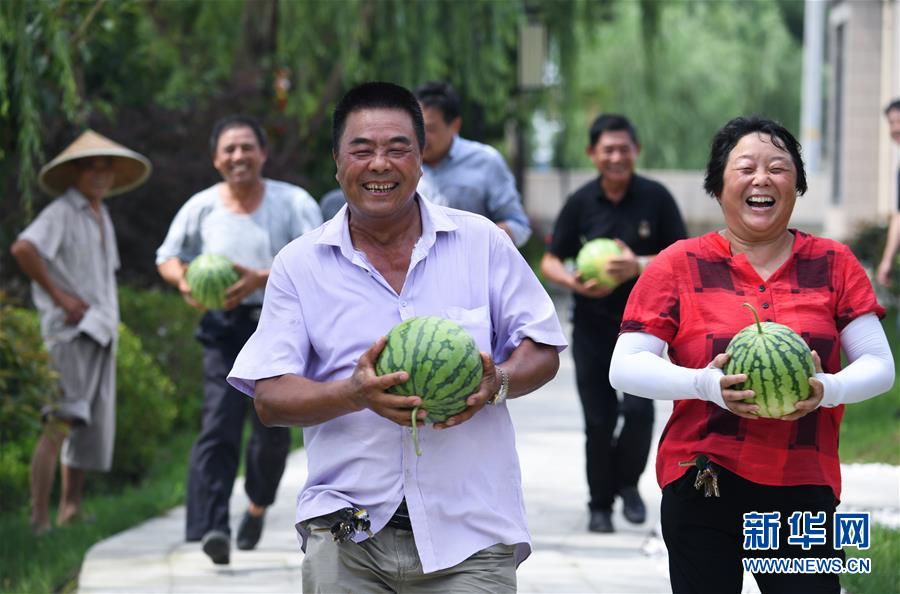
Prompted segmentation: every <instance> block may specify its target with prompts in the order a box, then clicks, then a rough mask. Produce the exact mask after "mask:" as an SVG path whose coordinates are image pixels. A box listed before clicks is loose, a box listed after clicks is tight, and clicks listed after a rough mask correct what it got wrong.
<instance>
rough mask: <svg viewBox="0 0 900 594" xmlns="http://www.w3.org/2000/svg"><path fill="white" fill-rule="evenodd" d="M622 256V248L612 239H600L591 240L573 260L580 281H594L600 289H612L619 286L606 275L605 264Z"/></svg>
mask: <svg viewBox="0 0 900 594" xmlns="http://www.w3.org/2000/svg"><path fill="white" fill-rule="evenodd" d="M621 255H622V248H620V247H619V244H617V243H616V242H615V241H613V240H612V239H607V238H605V237H601V238H599V239H592V240H590V241H589V242H587V243H585V244H584V245H583V246H581V249H580V250H579V251H578V256H577V257H576V258H575V267H576V268H577V269H578V272H580V273H581V280H582V281H588V280H590V279H594V280H596V281H597V284H598V285H600V286H601V287H608V288H612V287H615V286H616V285H617V284H619V283H618V282H617V281H616V279H614V278H613V277H611V276H610V275H608V274H606V263H607V262H609V260H610V258H615V257H617V256H621Z"/></svg>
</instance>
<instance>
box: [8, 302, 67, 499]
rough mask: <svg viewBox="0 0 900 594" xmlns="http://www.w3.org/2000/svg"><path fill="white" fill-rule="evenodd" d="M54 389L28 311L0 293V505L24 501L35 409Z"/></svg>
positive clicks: (36, 429)
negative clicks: (0, 445)
mask: <svg viewBox="0 0 900 594" xmlns="http://www.w3.org/2000/svg"><path fill="white" fill-rule="evenodd" d="M58 391H59V385H58V383H57V376H56V373H55V372H54V371H53V370H52V369H51V367H50V360H49V357H48V355H47V351H46V350H44V345H43V342H42V341H41V334H40V325H39V323H38V318H37V316H36V315H35V313H34V312H33V311H28V310H25V309H21V308H19V307H16V306H14V305H13V304H12V303H11V302H10V301H9V300H8V298H7V297H6V296H5V295H4V294H3V293H2V292H0V444H2V447H0V508H2V509H13V508H15V507H18V506H20V505H23V504H24V503H25V502H27V501H28V480H29V479H28V477H29V465H30V462H31V452H32V450H33V449H34V444H35V442H36V441H37V438H38V436H39V434H40V431H41V408H42V407H43V406H44V405H45V404H47V403H48V402H49V401H50V400H51V399H52V398H53V396H54V395H55V394H57V393H58Z"/></svg>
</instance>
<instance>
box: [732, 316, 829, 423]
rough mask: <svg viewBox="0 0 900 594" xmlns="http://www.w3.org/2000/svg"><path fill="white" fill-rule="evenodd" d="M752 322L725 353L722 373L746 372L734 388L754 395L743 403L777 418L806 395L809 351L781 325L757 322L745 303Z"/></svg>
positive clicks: (810, 370)
mask: <svg viewBox="0 0 900 594" xmlns="http://www.w3.org/2000/svg"><path fill="white" fill-rule="evenodd" d="M744 305H745V306H746V307H749V308H750V311H752V312H753V316H754V317H755V318H756V322H754V323H753V324H750V325H749V326H747V327H746V328H744V329H743V330H741V331H740V332H738V333H737V334H736V335H735V336H734V338H732V339H731V342H730V343H728V346H727V347H726V348H725V352H726V353H728V354H729V355H731V358H730V359H729V360H728V363H726V364H725V369H724V372H725V374H726V375H732V374H736V373H746V374H747V381H745V382H741V383H740V384H735V385H734V386H732V389H734V390H753V392H754V393H755V396H754V397H753V398H747V399H745V400H744V402H748V403H750V404H756V405H757V406H759V416H760V417H766V418H778V417H782V416H784V415H787V414H790V413H792V412H794V405H795V404H796V403H797V402H799V401H801V400H806V399H807V398H809V390H810V387H809V378H811V377H813V376H814V375H815V373H816V368H815V364H814V363H813V358H812V353H811V352H810V350H809V347H808V346H807V344H806V342H804V341H803V339H802V338H800V335H799V334H797V333H796V332H794V331H793V330H791V329H790V328H788V327H787V326H785V325H783V324H776V323H775V322H760V321H759V315H758V314H757V313H756V310H755V309H754V308H753V306H752V305H750V304H749V303H745V304H744Z"/></svg>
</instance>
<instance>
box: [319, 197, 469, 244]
mask: <svg viewBox="0 0 900 594" xmlns="http://www.w3.org/2000/svg"><path fill="white" fill-rule="evenodd" d="M414 199H415V200H416V201H417V202H418V204H419V214H420V215H421V217H422V237H421V238H420V239H419V245H420V246H421V247H422V248H424V249H426V250H428V249H430V248H431V246H432V245H434V242H435V240H436V239H437V234H438V233H439V232H450V231H455V230H456V229H457V228H458V226H457V224H456V223H454V222H453V221H452V220H451V219H450V217H448V216H447V213H446V211H445V210H444V209H443V208H441V207H440V206H437V205H435V204H432V203H431V202H429V201H428V200H426V199H424V198H422V196H421V195H420V194H418V193H416V197H415V198H414ZM316 243H317V244H322V245H332V246H335V247H337V248H340V250H341V253H342V254H343V255H344V257H345V258H347V259H348V260H353V252H354V248H353V242H352V241H350V207H349V206H348V205H346V204H345V205H344V206H342V207H341V210H339V211H338V213H337V214H336V215H335V216H334V217H332V219H331V220H330V221H328V222H327V223H325V227H324V229H323V230H322V235H320V236H319V238H318V239H317V240H316Z"/></svg>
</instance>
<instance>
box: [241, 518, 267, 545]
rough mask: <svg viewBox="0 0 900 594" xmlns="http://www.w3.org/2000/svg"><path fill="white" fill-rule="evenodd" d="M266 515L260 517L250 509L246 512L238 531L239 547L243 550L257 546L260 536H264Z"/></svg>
mask: <svg viewBox="0 0 900 594" xmlns="http://www.w3.org/2000/svg"><path fill="white" fill-rule="evenodd" d="M263 519H264V516H259V517H258V518H257V517H256V516H254V515H253V514H251V513H250V512H249V511H246V512H244V517H243V518H242V519H241V525H240V526H239V527H238V532H237V548H239V549H240V550H242V551H250V550H252V549H255V548H256V543H258V542H259V537H260V536H262V529H263Z"/></svg>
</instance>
